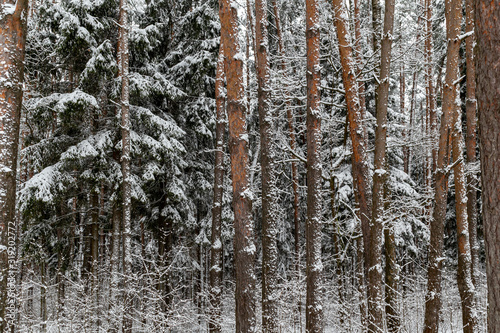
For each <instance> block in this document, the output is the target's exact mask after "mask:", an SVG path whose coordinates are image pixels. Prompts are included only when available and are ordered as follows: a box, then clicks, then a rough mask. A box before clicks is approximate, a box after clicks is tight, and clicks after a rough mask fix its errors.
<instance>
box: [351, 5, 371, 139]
mask: <svg viewBox="0 0 500 333" xmlns="http://www.w3.org/2000/svg"><path fill="white" fill-rule="evenodd" d="M353 5H354V6H353V7H354V38H356V40H355V41H354V50H353V51H354V52H355V59H356V67H357V68H356V76H357V77H358V98H359V106H360V113H361V119H363V120H364V119H365V117H366V100H365V83H364V82H363V80H362V78H363V77H362V76H361V71H362V66H363V61H364V59H363V49H362V43H361V38H362V36H361V14H360V8H359V0H354V1H353ZM363 135H364V140H365V141H366V142H368V141H367V140H368V130H367V127H366V126H363Z"/></svg>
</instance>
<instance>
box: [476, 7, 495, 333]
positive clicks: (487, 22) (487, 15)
mask: <svg viewBox="0 0 500 333" xmlns="http://www.w3.org/2000/svg"><path fill="white" fill-rule="evenodd" d="M475 4H476V13H475V17H476V38H477V46H476V47H477V50H476V61H475V63H476V68H477V81H476V82H477V97H478V110H479V133H480V140H479V142H480V148H481V154H480V156H481V182H482V189H483V193H482V198H483V224H484V236H485V243H486V276H487V280H488V333H497V332H500V261H499V260H498V258H500V228H499V227H498V221H500V184H499V182H498V180H499V179H500V155H499V154H498V152H499V151H500V90H499V89H500V86H499V85H498V82H500V72H499V70H498V69H499V68H500V43H499V41H500V5H499V4H498V1H496V2H492V1H486V0H476V1H475Z"/></svg>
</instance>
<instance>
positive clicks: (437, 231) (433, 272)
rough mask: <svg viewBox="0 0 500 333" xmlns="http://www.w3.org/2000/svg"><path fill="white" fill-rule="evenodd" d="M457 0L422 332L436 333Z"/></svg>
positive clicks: (453, 1) (450, 0) (452, 2)
mask: <svg viewBox="0 0 500 333" xmlns="http://www.w3.org/2000/svg"><path fill="white" fill-rule="evenodd" d="M460 5H461V2H460V0H446V3H445V6H446V36H447V39H448V50H447V62H446V78H445V84H444V87H443V114H442V119H441V128H440V134H439V150H438V159H437V165H436V167H437V169H436V173H435V177H436V180H435V181H436V189H435V198H434V202H435V206H434V212H433V218H432V221H431V228H430V229H431V236H430V237H431V239H430V245H429V264H428V265H429V267H428V281H427V295H426V300H425V323H424V332H425V333H431V332H432V333H437V332H438V330H439V315H440V310H441V275H442V264H443V259H442V256H443V233H444V222H445V219H446V206H447V193H448V172H449V170H448V163H449V151H450V146H451V135H452V133H453V113H454V112H456V99H457V87H456V80H457V78H458V68H459V67H458V65H459V64H458V61H459V57H458V51H459V48H460V40H459V39H458V36H459V33H460V23H461V16H462V12H461V6H460Z"/></svg>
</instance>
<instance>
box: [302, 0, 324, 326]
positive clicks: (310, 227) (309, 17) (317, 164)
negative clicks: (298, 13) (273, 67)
mask: <svg viewBox="0 0 500 333" xmlns="http://www.w3.org/2000/svg"><path fill="white" fill-rule="evenodd" d="M319 28H320V23H319V1H318V0H306V44H307V74H306V77H307V123H306V126H307V220H306V283H307V295H306V332H307V333H315V332H323V308H322V296H323V295H322V290H321V284H322V274H323V263H322V261H321V236H322V231H321V225H322V223H321V220H322V198H321V187H322V183H323V178H322V167H321V136H322V135H321V105H320V90H319V87H320V64H319V61H320V59H319V55H320V38H319V37H320V35H319Z"/></svg>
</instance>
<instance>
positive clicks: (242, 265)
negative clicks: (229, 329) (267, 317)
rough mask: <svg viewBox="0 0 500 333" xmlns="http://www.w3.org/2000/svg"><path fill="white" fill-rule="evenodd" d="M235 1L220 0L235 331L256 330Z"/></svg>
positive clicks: (247, 164) (250, 217)
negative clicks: (231, 192) (229, 167)
mask: <svg viewBox="0 0 500 333" xmlns="http://www.w3.org/2000/svg"><path fill="white" fill-rule="evenodd" d="M236 8H237V5H236V3H235V2H234V0H221V1H220V7H219V16H220V21H221V43H222V45H223V46H224V58H225V59H226V60H225V61H226V63H227V67H226V78H227V114H228V119H229V154H230V158H231V176H232V181H233V210H234V232H235V235H234V266H235V273H236V295H235V300H236V332H237V333H243V332H244V333H246V332H254V331H255V330H256V318H255V280H256V277H255V271H254V258H255V251H256V248H255V244H254V236H253V221H252V193H251V189H250V182H249V173H250V172H249V156H248V133H247V125H246V108H245V90H244V85H243V56H242V54H241V53H240V46H239V43H238V13H237V9H236Z"/></svg>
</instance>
